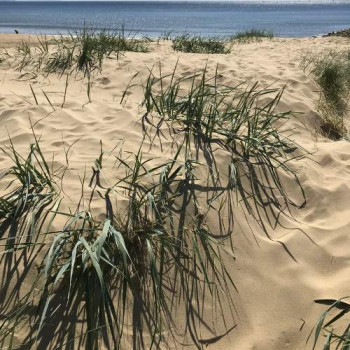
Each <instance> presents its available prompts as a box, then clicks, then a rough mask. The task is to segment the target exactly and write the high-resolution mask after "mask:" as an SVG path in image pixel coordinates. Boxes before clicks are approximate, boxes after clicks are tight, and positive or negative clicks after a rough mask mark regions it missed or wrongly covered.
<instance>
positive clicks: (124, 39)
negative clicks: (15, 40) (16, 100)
mask: <svg viewBox="0 0 350 350" xmlns="http://www.w3.org/2000/svg"><path fill="white" fill-rule="evenodd" d="M125 51H134V52H147V51H148V41H147V40H145V39H139V38H136V37H135V36H133V35H129V34H127V33H126V32H125V30H124V29H123V28H122V29H121V30H104V31H96V30H94V29H88V28H84V29H82V30H81V31H78V32H75V33H70V34H69V35H67V36H63V35H60V36H58V37H54V38H51V39H47V37H38V44H37V45H35V46H30V45H29V43H27V42H22V43H21V44H20V45H19V46H18V47H17V52H18V53H17V55H15V56H14V62H13V65H14V67H15V69H17V70H18V71H20V72H22V71H23V70H24V69H31V70H35V71H42V72H44V73H45V74H50V73H57V74H60V75H63V74H72V73H74V72H83V74H84V75H85V76H87V75H91V74H92V73H93V72H94V71H98V72H100V71H101V70H102V65H103V61H104V59H105V58H107V57H109V56H111V55H113V54H115V55H117V57H118V56H119V55H120V54H123V53H124V52H125Z"/></svg>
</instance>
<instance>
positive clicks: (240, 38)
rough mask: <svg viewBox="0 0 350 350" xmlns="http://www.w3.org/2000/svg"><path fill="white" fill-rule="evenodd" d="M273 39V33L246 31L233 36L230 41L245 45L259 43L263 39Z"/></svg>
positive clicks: (260, 30)
mask: <svg viewBox="0 0 350 350" xmlns="http://www.w3.org/2000/svg"><path fill="white" fill-rule="evenodd" d="M273 37H274V34H273V32H271V31H268V30H263V29H247V30H244V31H241V32H238V33H236V34H235V35H233V36H232V37H231V40H233V41H236V42H238V43H241V44H247V43H251V42H261V41H262V40H263V39H272V38H273Z"/></svg>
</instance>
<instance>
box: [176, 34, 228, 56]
mask: <svg viewBox="0 0 350 350" xmlns="http://www.w3.org/2000/svg"><path fill="white" fill-rule="evenodd" d="M172 42H173V49H174V50H175V51H182V52H190V53H208V54H215V53H217V54H228V53H230V48H228V47H227V46H228V43H227V41H225V40H223V39H219V38H206V37H202V36H190V35H188V34H184V35H180V36H177V37H175V38H173V39H172Z"/></svg>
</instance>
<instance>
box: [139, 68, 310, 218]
mask: <svg viewBox="0 0 350 350" xmlns="http://www.w3.org/2000/svg"><path fill="white" fill-rule="evenodd" d="M218 79H219V75H218V73H217V72H216V74H215V75H214V76H212V77H208V72H207V69H206V68H205V69H204V70H202V71H198V72H197V73H194V74H193V75H189V76H186V77H177V75H176V67H175V69H174V71H173V73H172V74H169V75H162V73H161V69H160V70H159V75H156V74H155V73H154V72H153V71H152V72H151V73H150V75H149V77H148V79H147V80H146V83H145V84H144V95H145V99H144V102H143V106H144V108H145V109H146V113H145V115H144V117H143V124H144V130H146V132H147V130H148V131H152V130H153V133H154V136H150V139H151V140H155V137H158V138H159V139H160V140H161V127H162V126H163V125H168V127H169V129H170V130H173V132H174V133H175V135H183V137H184V142H183V143H182V144H181V145H182V146H181V147H183V150H182V152H184V153H186V152H189V151H190V145H191V144H192V145H194V146H195V147H197V148H198V149H202V150H203V152H204V154H205V159H206V160H207V166H208V168H209V170H210V172H211V175H212V178H213V183H212V185H213V186H214V188H215V186H216V185H218V183H217V182H216V179H218V178H220V176H218V173H219V171H218V169H217V168H216V163H215V161H214V159H215V155H214V151H213V149H214V148H219V149H222V151H224V152H226V153H227V154H228V155H229V158H230V163H229V166H228V173H227V177H228V179H229V180H228V183H227V185H226V186H227V187H225V188H231V189H234V190H236V191H237V192H238V193H239V194H240V195H241V197H242V203H244V204H245V206H246V208H247V209H248V211H249V213H250V214H252V215H253V216H254V215H256V217H257V218H258V217H260V215H261V214H262V213H265V214H266V213H267V211H268V208H269V210H271V211H272V212H273V211H274V210H277V212H279V213H282V212H283V213H284V214H286V211H287V210H286V208H288V206H289V205H291V204H292V205H296V206H298V205H297V204H296V203H294V202H293V201H291V200H290V199H289V198H288V195H287V193H286V192H285V190H284V189H283V184H282V182H281V181H280V174H281V172H284V173H285V174H286V175H287V176H288V177H291V178H292V179H294V181H295V182H296V184H297V186H298V187H299V190H300V193H301V197H302V198H303V199H302V200H301V203H303V201H304V199H305V198H304V193H303V190H302V188H301V185H300V183H299V181H298V178H297V175H296V172H295V171H294V170H293V168H292V167H291V166H290V165H289V162H290V161H291V160H295V159H298V158H302V157H304V156H305V152H304V150H303V149H302V148H301V147H300V146H299V145H297V144H296V143H295V142H293V141H292V140H291V139H290V138H288V137H286V136H284V135H283V133H282V132H279V130H278V125H281V124H283V122H284V121H285V120H286V119H287V118H288V117H289V116H290V113H289V112H284V113H277V112H275V109H276V107H277V105H278V103H279V101H280V99H281V96H282V94H283V90H281V91H277V90H274V89H259V88H258V84H257V83H256V84H253V85H252V86H247V85H245V86H244V85H243V84H240V85H237V86H225V85H220V84H219V82H218ZM184 86H189V88H188V89H187V90H186V88H184ZM266 96H270V99H269V100H268V102H266V103H262V104H261V102H260V101H261V99H262V98H264V97H266ZM152 137H153V138H152ZM152 142H153V141H152ZM198 149H197V154H198ZM294 152H296V153H295V154H294ZM291 154H293V156H291ZM197 160H198V159H197ZM219 193H220V191H218V193H217V194H215V195H213V198H217V195H219ZM277 198H279V199H278V200H277ZM282 203H283V204H282ZM300 205H303V204H300ZM260 208H264V209H263V210H262V212H261V213H260ZM274 215H275V214H273V216H274ZM267 217H268V215H267ZM259 221H260V220H259Z"/></svg>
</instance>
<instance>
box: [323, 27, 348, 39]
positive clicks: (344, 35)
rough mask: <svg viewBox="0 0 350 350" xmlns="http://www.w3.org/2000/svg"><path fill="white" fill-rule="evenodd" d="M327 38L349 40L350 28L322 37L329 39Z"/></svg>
mask: <svg viewBox="0 0 350 350" xmlns="http://www.w3.org/2000/svg"><path fill="white" fill-rule="evenodd" d="M329 36H340V37H343V38H350V28H348V29H343V30H338V31H336V32H331V33H328V34H326V35H324V37H329Z"/></svg>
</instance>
